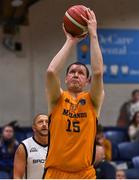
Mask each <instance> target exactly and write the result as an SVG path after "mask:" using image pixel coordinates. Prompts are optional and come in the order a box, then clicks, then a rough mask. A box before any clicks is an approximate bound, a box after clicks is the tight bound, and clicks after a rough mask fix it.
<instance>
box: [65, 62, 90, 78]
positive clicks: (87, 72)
mask: <svg viewBox="0 0 139 180" xmlns="http://www.w3.org/2000/svg"><path fill="white" fill-rule="evenodd" d="M74 64H75V65H82V66H84V67H85V69H86V76H87V78H89V69H88V67H87V66H86V65H85V64H83V63H81V62H74V63H72V64H70V65H69V66H68V67H67V70H66V75H67V74H68V72H69V69H70V67H71V66H72V65H74Z"/></svg>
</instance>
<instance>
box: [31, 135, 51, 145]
mask: <svg viewBox="0 0 139 180" xmlns="http://www.w3.org/2000/svg"><path fill="white" fill-rule="evenodd" d="M34 138H35V140H36V141H37V142H38V143H39V144H41V145H46V144H48V137H47V136H36V135H34Z"/></svg>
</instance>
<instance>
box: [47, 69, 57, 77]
mask: <svg viewBox="0 0 139 180" xmlns="http://www.w3.org/2000/svg"><path fill="white" fill-rule="evenodd" d="M54 75H55V70H54V69H53V68H51V67H49V68H48V69H47V70H46V76H47V77H52V76H54Z"/></svg>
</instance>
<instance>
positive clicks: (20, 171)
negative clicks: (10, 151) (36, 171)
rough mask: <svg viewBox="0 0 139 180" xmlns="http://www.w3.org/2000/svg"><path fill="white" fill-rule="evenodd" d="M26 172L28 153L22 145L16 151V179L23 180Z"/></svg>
mask: <svg viewBox="0 0 139 180" xmlns="http://www.w3.org/2000/svg"><path fill="white" fill-rule="evenodd" d="M25 170H26V152H25V148H24V146H23V145H22V144H20V145H19V146H18V148H17V150H16V153H15V157H14V171H13V178H14V179H23V177H24V174H25Z"/></svg>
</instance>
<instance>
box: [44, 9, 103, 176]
mask: <svg viewBox="0 0 139 180" xmlns="http://www.w3.org/2000/svg"><path fill="white" fill-rule="evenodd" d="M87 15H88V20H87V19H86V18H85V17H83V19H84V20H85V21H86V22H87V25H88V31H89V35H90V43H91V47H90V51H91V70H92V80H91V84H90V89H89V92H84V91H83V88H84V87H86V85H87V84H88V82H89V71H88V69H87V67H86V66H85V65H84V64H81V63H73V64H71V65H70V66H69V67H68V69H67V73H66V78H65V83H66V86H67V91H63V90H62V89H61V87H60V79H59V73H60V72H61V70H62V69H63V67H64V64H65V63H66V62H67V61H68V55H69V54H70V52H71V49H72V47H73V46H75V45H76V43H77V42H78V41H79V39H78V38H75V37H72V36H71V35H70V34H68V33H67V32H65V35H66V42H65V44H64V45H63V47H62V48H61V50H60V51H59V52H58V54H57V55H56V56H55V57H54V58H53V60H52V61H51V63H50V65H49V67H48V69H47V73H46V88H47V95H48V109H49V110H48V111H49V115H50V116H49V131H50V134H49V135H50V142H49V143H48V146H49V150H48V154H47V158H46V163H45V168H46V169H45V172H44V176H43V178H45V179H47V178H48V179H49V178H51V179H55V178H56V179H83V178H85V179H89V178H92V179H94V178H96V175H95V169H94V168H93V160H94V157H95V154H94V153H95V150H94V149H95V135H96V124H97V118H98V117H99V114H100V109H101V105H102V102H103V98H104V89H103V62H102V54H101V51H100V47H99V43H98V37H97V22H96V18H95V15H94V13H93V11H91V10H90V9H87ZM64 31H65V30H64Z"/></svg>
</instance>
